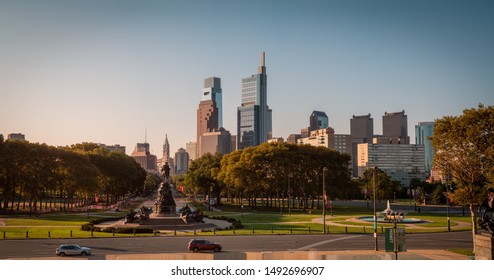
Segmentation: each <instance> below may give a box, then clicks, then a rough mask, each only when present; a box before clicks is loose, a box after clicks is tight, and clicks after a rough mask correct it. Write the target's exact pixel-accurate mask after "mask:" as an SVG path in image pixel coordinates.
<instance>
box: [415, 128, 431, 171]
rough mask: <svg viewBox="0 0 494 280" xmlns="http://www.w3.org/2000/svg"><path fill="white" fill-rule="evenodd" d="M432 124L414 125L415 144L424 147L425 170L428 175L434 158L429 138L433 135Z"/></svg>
mask: <svg viewBox="0 0 494 280" xmlns="http://www.w3.org/2000/svg"><path fill="white" fill-rule="evenodd" d="M434 125H435V123H434V122H419V124H418V125H415V144H417V145H424V153H425V170H426V172H428V173H430V172H431V170H432V160H433V158H434V148H433V147H432V142H431V140H430V137H432V136H433V135H434Z"/></svg>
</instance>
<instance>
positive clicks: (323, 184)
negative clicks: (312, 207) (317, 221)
mask: <svg viewBox="0 0 494 280" xmlns="http://www.w3.org/2000/svg"><path fill="white" fill-rule="evenodd" d="M326 171H328V168H326V167H324V168H323V169H322V199H323V201H322V223H323V233H326V181H325V177H326Z"/></svg>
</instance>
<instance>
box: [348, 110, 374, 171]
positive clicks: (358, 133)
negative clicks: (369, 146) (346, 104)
mask: <svg viewBox="0 0 494 280" xmlns="http://www.w3.org/2000/svg"><path fill="white" fill-rule="evenodd" d="M350 135H351V136H352V153H351V155H352V168H353V176H354V177H357V176H358V165H357V152H358V148H357V147H358V146H357V145H358V144H362V143H372V139H373V137H374V119H373V118H371V114H368V115H364V116H355V115H353V117H352V118H351V119H350Z"/></svg>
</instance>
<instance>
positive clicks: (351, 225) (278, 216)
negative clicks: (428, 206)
mask: <svg viewBox="0 0 494 280" xmlns="http://www.w3.org/2000/svg"><path fill="white" fill-rule="evenodd" d="M194 206H195V207H197V208H199V209H201V211H202V212H203V213H204V214H205V215H207V216H209V217H214V216H225V217H231V218H234V219H236V220H240V221H241V223H242V225H243V226H244V228H242V229H236V230H235V231H233V230H220V231H215V232H213V231H211V232H200V231H197V232H196V234H199V235H214V234H218V235H233V234H246V235H250V234H309V233H313V234H316V233H317V234H320V233H322V232H323V225H322V224H321V223H318V222H314V221H313V220H314V219H320V218H321V217H322V211H321V210H312V211H311V212H310V213H309V212H308V211H307V212H303V211H302V210H299V209H291V211H290V213H289V212H288V211H287V210H286V209H285V210H284V211H283V212H281V211H280V209H276V208H268V207H264V208H261V207H258V208H257V209H253V208H250V209H247V208H244V210H243V211H242V209H241V208H240V207H239V206H237V205H226V206H224V207H222V210H224V211H222V212H213V211H209V210H208V209H207V208H206V207H204V206H203V205H194ZM333 210H334V214H335V215H333V216H330V213H327V214H326V218H327V223H326V227H327V229H329V232H330V233H355V234H363V233H366V234H371V233H372V232H373V224H372V222H364V221H362V222H359V221H349V220H348V219H350V218H356V217H363V216H369V209H367V208H365V207H364V208H362V207H348V206H337V207H335V208H334V209H333ZM124 215H125V212H96V211H95V212H90V213H89V217H88V215H87V213H85V212H82V213H67V214H63V213H58V214H56V213H55V214H43V215H39V216H34V215H31V217H29V215H13V216H10V215H0V224H1V222H3V223H4V224H5V226H6V227H2V226H0V238H2V237H3V236H5V238H26V235H27V236H28V238H70V237H72V238H90V237H114V236H115V237H119V236H132V234H112V233H104V232H93V233H92V235H91V232H88V231H82V230H81V225H83V224H86V223H88V222H89V221H91V220H95V219H100V218H106V217H115V219H119V218H122V217H123V216H124ZM407 218H419V219H423V220H426V221H427V223H421V224H418V226H419V227H415V228H412V227H406V232H407V233H427V232H430V233H432V232H445V231H447V220H446V217H445V216H444V215H438V214H428V213H420V214H418V213H410V215H407ZM330 222H335V223H338V225H334V224H330ZM458 222H466V223H467V224H468V226H466V227H464V228H463V227H462V228H452V230H454V231H458V230H471V228H470V223H471V218H470V217H461V216H451V226H452V227H454V226H455V225H457V224H458ZM398 226H399V227H405V226H404V225H398ZM387 227H393V224H392V223H378V232H379V233H382V232H384V229H385V228H387ZM26 232H27V233H26ZM166 234H174V233H173V232H172V233H170V232H169V233H166ZM176 234H180V235H193V234H194V233H193V232H177V233H176ZM2 235H3V236H2ZM151 235H153V234H138V236H151Z"/></svg>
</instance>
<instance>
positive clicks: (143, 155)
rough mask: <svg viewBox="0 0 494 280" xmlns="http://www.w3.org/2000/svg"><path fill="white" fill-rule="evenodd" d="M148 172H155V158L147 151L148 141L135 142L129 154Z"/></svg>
mask: <svg viewBox="0 0 494 280" xmlns="http://www.w3.org/2000/svg"><path fill="white" fill-rule="evenodd" d="M130 156H131V157H132V158H134V160H135V161H136V162H137V163H139V165H140V166H141V167H142V168H143V169H145V170H146V171H148V172H157V171H158V170H157V158H156V156H155V155H152V154H151V153H150V152H149V143H137V145H136V147H135V148H134V151H133V152H132V154H131V155H130Z"/></svg>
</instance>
